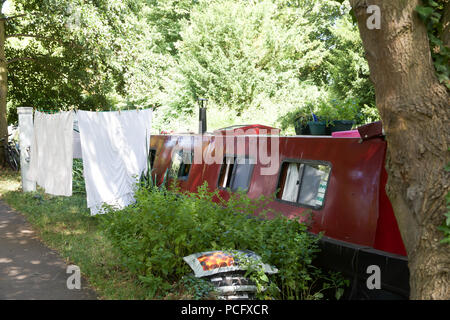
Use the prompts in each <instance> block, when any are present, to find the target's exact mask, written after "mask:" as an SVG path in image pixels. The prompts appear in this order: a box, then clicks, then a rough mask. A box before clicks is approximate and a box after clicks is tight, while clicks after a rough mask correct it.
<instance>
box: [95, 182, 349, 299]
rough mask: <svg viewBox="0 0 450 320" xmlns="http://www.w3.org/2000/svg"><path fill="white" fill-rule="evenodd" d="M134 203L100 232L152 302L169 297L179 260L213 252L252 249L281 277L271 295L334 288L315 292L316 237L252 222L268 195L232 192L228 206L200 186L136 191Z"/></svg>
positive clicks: (181, 270) (291, 224)
mask: <svg viewBox="0 0 450 320" xmlns="http://www.w3.org/2000/svg"><path fill="white" fill-rule="evenodd" d="M136 199H137V202H136V204H135V205H132V206H129V207H127V208H125V209H123V210H121V211H110V212H109V213H108V214H107V215H105V216H103V217H102V228H103V229H104V231H105V234H106V235H107V236H108V237H109V238H110V239H111V241H112V243H113V245H114V246H115V247H117V248H118V249H119V250H120V251H121V252H122V253H123V256H124V259H123V263H124V265H125V266H126V267H127V268H128V269H129V270H130V271H131V272H133V273H135V274H136V275H137V276H138V277H139V279H140V280H141V281H142V282H143V283H144V284H146V285H147V286H148V289H149V298H153V297H154V296H155V295H159V296H161V295H165V294H167V293H168V292H169V291H170V290H169V289H170V288H171V285H173V284H176V283H177V282H179V281H180V280H181V279H182V277H183V276H185V275H187V274H189V273H190V272H191V270H190V268H189V266H188V265H187V264H186V263H185V262H184V261H183V257H185V256H187V255H190V254H192V253H197V252H202V251H211V250H233V249H239V250H251V251H254V252H256V253H257V254H259V255H260V256H261V257H262V259H263V261H264V262H265V263H268V264H271V265H273V266H276V267H277V268H278V269H279V273H278V274H276V275H274V276H272V281H273V282H274V283H275V284H276V285H277V286H278V288H279V289H281V292H278V293H277V292H275V293H274V292H272V294H276V295H275V296H273V297H274V298H280V299H310V298H320V295H316V293H317V292H318V291H320V290H322V289H323V288H325V287H335V288H336V289H337V286H335V285H333V284H332V281H327V280H325V283H323V281H322V282H321V283H323V286H322V287H321V288H317V290H315V289H312V287H313V286H312V284H313V283H319V281H318V279H319V278H321V277H322V275H321V273H320V271H319V270H318V269H316V268H314V267H313V266H312V265H311V263H312V260H313V258H314V255H315V254H316V253H317V252H318V247H317V241H318V238H317V237H315V236H312V235H310V234H309V233H307V232H306V230H307V226H306V225H305V224H301V223H299V222H298V221H296V220H289V219H287V218H285V217H283V216H281V215H277V216H276V217H275V218H274V219H271V220H268V219H267V220H266V219H261V218H259V217H258V218H256V217H250V216H251V215H252V214H253V213H254V212H261V214H262V215H263V214H265V213H267V212H266V211H265V210H264V207H265V205H266V204H267V202H268V201H270V199H268V198H260V199H257V200H252V199H249V198H248V197H247V196H245V195H244V194H241V193H235V194H233V195H232V196H231V198H230V199H229V200H228V201H226V202H225V201H224V200H223V199H221V198H220V197H219V195H218V193H217V191H216V192H209V191H207V185H206V184H205V185H203V186H202V187H200V188H199V190H198V193H195V194H194V193H180V192H178V191H177V190H173V191H171V190H166V189H165V188H160V189H157V188H153V189H152V190H148V189H145V188H140V189H139V190H137V192H136ZM214 199H215V200H218V203H215V202H214V201H213V200H214ZM263 280H265V279H263ZM322 280H323V279H322ZM330 283H331V284H330ZM314 290H315V291H314ZM339 292H341V291H339Z"/></svg>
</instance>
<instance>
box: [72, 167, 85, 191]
mask: <svg viewBox="0 0 450 320" xmlns="http://www.w3.org/2000/svg"><path fill="white" fill-rule="evenodd" d="M72 192H73V193H74V194H81V195H86V185H85V182H84V175H83V160H82V159H73V169H72Z"/></svg>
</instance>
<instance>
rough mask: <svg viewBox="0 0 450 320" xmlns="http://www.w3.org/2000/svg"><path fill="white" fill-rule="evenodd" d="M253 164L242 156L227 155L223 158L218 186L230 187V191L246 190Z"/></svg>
mask: <svg viewBox="0 0 450 320" xmlns="http://www.w3.org/2000/svg"><path fill="white" fill-rule="evenodd" d="M252 172H253V164H252V163H251V162H250V159H248V158H244V157H236V156H231V157H230V156H228V157H225V158H224V161H223V164H222V167H221V169H220V174H219V183H218V186H219V188H223V189H225V188H230V189H231V190H232V191H236V190H238V189H242V190H244V191H246V190H248V187H249V185H250V180H251V175H252Z"/></svg>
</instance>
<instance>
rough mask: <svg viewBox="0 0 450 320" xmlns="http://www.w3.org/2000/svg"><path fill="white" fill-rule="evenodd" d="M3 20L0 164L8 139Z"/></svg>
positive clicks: (0, 29)
mask: <svg viewBox="0 0 450 320" xmlns="http://www.w3.org/2000/svg"><path fill="white" fill-rule="evenodd" d="M5 39H6V36H5V20H0V139H1V138H4V141H3V143H1V142H0V166H1V165H2V164H3V163H4V157H5V152H4V148H2V147H1V146H2V145H3V147H4V146H6V143H7V140H8V122H7V119H6V95H7V93H8V66H7V61H6V57H5Z"/></svg>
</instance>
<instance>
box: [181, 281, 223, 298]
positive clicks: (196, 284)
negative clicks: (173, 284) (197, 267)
mask: <svg viewBox="0 0 450 320" xmlns="http://www.w3.org/2000/svg"><path fill="white" fill-rule="evenodd" d="M180 282H181V284H182V285H183V286H184V287H185V288H186V291H187V294H189V295H190V296H192V297H193V299H194V300H204V299H209V298H213V297H214V290H215V286H214V284H213V283H212V282H211V281H208V280H204V279H200V278H196V277H194V276H191V275H188V276H184V277H183V278H182V279H181V281H180Z"/></svg>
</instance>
